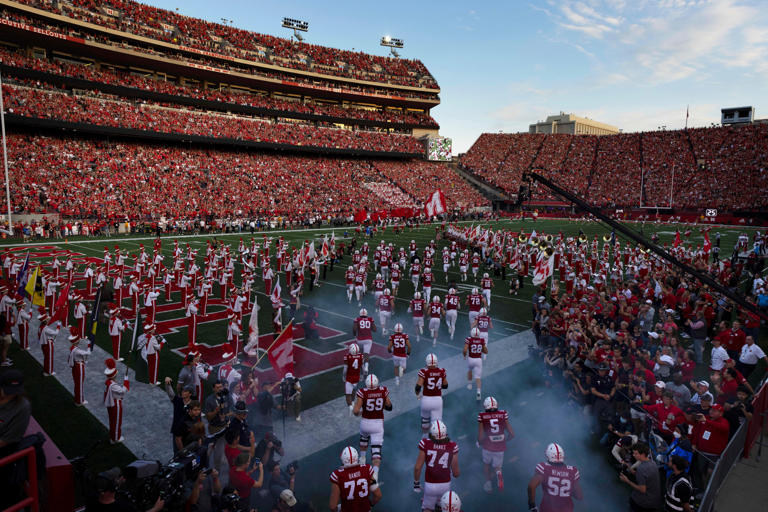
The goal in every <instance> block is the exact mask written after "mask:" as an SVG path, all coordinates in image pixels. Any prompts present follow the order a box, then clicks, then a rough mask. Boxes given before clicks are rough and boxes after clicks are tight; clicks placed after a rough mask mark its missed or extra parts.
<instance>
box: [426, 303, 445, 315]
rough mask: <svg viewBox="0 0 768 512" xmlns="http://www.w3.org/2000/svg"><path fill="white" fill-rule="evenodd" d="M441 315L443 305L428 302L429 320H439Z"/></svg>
mask: <svg viewBox="0 0 768 512" xmlns="http://www.w3.org/2000/svg"><path fill="white" fill-rule="evenodd" d="M442 313H443V304H442V303H440V302H430V303H429V316H430V317H431V318H440V315H441V314H442Z"/></svg>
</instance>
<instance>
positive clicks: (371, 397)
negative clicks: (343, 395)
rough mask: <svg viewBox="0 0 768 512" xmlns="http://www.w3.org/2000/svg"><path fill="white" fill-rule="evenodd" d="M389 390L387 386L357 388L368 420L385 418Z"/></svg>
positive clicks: (364, 415)
mask: <svg viewBox="0 0 768 512" xmlns="http://www.w3.org/2000/svg"><path fill="white" fill-rule="evenodd" d="M388 396H389V391H387V388H386V386H379V387H377V388H374V389H371V388H360V389H358V390H357V397H358V398H361V399H362V400H363V408H362V412H363V418H364V419H366V420H383V419H384V403H385V402H386V401H387V400H386V399H387V397H388Z"/></svg>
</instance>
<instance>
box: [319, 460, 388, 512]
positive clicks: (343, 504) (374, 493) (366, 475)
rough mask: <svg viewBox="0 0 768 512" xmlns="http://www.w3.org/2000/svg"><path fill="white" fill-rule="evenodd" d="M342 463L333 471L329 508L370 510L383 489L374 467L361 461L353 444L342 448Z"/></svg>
mask: <svg viewBox="0 0 768 512" xmlns="http://www.w3.org/2000/svg"><path fill="white" fill-rule="evenodd" d="M341 464H342V466H341V467H340V468H339V469H337V470H335V471H334V472H333V473H331V497H330V499H329V500H328V507H329V509H330V510H341V512H370V510H371V508H372V507H373V506H374V505H375V504H376V503H377V502H378V501H379V500H380V499H381V489H379V484H378V483H377V482H376V478H375V477H374V474H373V468H372V467H371V466H369V465H367V464H365V463H362V464H361V463H360V458H359V456H358V454H357V450H355V449H354V448H353V447H352V446H347V447H346V448H344V450H342V452H341Z"/></svg>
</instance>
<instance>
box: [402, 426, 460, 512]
mask: <svg viewBox="0 0 768 512" xmlns="http://www.w3.org/2000/svg"><path fill="white" fill-rule="evenodd" d="M425 465H426V469H425V471H424V497H423V498H422V500H421V509H422V510H423V511H425V512H432V511H433V510H434V509H435V505H436V504H437V500H439V499H440V498H441V497H442V496H443V495H444V494H445V493H446V492H448V491H450V490H451V475H453V476H454V477H458V476H459V445H458V444H456V443H455V442H454V441H451V439H450V438H449V437H448V428H447V427H446V426H445V423H443V422H442V421H441V420H436V421H433V422H432V425H431V426H430V428H429V437H427V438H423V439H422V440H421V441H420V442H419V456H418V458H417V459H416V465H415V466H414V468H413V491H414V492H417V493H418V492H421V484H420V481H421V468H422V467H423V466H425Z"/></svg>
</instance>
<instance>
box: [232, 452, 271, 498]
mask: <svg viewBox="0 0 768 512" xmlns="http://www.w3.org/2000/svg"><path fill="white" fill-rule="evenodd" d="M256 469H258V470H259V478H258V479H254V478H253V472H254V471H255V470H256ZM263 483H264V465H263V464H262V463H261V461H260V460H259V459H257V458H255V457H253V452H251V453H241V454H240V455H238V456H237V458H236V459H235V465H234V466H233V467H232V468H230V470H229V484H230V485H231V486H232V487H234V488H235V489H236V490H237V493H238V495H239V496H240V506H241V507H242V508H247V509H251V508H256V505H255V502H256V499H257V496H258V494H257V493H255V492H252V491H253V489H260V488H261V486H262V484H263Z"/></svg>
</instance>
